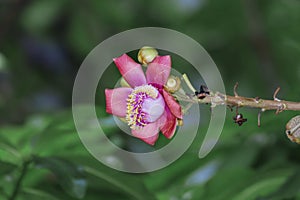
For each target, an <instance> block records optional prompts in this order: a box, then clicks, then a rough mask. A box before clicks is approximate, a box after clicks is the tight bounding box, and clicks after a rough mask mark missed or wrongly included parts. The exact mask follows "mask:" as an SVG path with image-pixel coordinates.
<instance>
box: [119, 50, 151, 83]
mask: <svg viewBox="0 0 300 200" xmlns="http://www.w3.org/2000/svg"><path fill="white" fill-rule="evenodd" d="M113 60H114V62H115V64H116V66H117V67H118V69H119V71H120V73H121V74H122V76H123V77H124V79H125V80H126V81H127V83H129V85H130V86H131V87H135V86H139V85H144V84H146V78H145V74H144V72H143V70H142V67H141V65H140V64H138V63H136V62H135V61H134V60H133V59H132V58H130V57H129V56H127V55H126V54H123V55H122V56H120V57H118V58H114V59H113Z"/></svg>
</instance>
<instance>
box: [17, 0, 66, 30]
mask: <svg viewBox="0 0 300 200" xmlns="http://www.w3.org/2000/svg"><path fill="white" fill-rule="evenodd" d="M63 5H64V1H58V0H53V1H47V0H40V1H34V2H33V3H31V4H29V6H27V7H26V9H25V10H24V12H23V13H22V14H23V15H22V18H21V22H22V25H23V26H24V28H25V29H26V30H27V31H29V32H32V33H41V32H43V31H45V30H46V29H47V28H49V27H50V26H51V25H52V24H53V23H54V22H55V21H56V20H57V19H58V17H59V14H60V13H61V10H62V8H63ZM41 16H43V17H41Z"/></svg>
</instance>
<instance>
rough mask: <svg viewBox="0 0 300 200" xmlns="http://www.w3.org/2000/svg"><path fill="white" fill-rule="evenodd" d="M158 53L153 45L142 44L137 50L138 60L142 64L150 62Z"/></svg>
mask: <svg viewBox="0 0 300 200" xmlns="http://www.w3.org/2000/svg"><path fill="white" fill-rule="evenodd" d="M157 55H158V52H157V50H156V49H155V48H153V47H148V46H144V47H142V48H141V49H140V50H139V53H138V60H139V62H140V63H141V64H142V65H147V64H149V63H151V62H152V61H153V60H154V58H155V57H156V56H157Z"/></svg>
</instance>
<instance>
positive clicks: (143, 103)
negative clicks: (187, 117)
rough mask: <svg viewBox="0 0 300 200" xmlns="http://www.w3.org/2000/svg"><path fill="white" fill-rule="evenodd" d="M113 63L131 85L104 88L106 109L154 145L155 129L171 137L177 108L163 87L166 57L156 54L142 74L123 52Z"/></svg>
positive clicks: (166, 74)
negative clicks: (122, 119) (124, 120)
mask: <svg viewBox="0 0 300 200" xmlns="http://www.w3.org/2000/svg"><path fill="white" fill-rule="evenodd" d="M114 62H115V64H116V66H117V67H118V69H119V71H120V73H121V74H122V76H123V78H124V79H125V80H126V81H127V83H128V84H129V85H130V86H131V88H129V87H120V88H116V89H112V90H111V89H106V90H105V96H106V112H108V113H110V114H113V115H116V116H118V117H122V118H125V119H126V121H127V123H128V125H129V126H130V128H131V133H132V135H133V136H135V137H137V138H140V139H141V140H143V141H145V142H146V143H148V144H151V145H154V144H155V142H156V140H157V139H158V134H159V131H161V132H162V134H163V135H164V136H165V137H167V138H168V139H170V138H172V136H173V135H174V133H175V130H176V126H177V118H179V119H182V113H181V107H180V105H179V104H178V103H177V101H176V100H175V99H174V98H173V96H171V95H170V94H169V93H168V92H167V91H166V90H165V89H164V85H165V83H166V82H167V79H168V77H169V75H170V71H171V58H170V56H157V57H156V58H155V59H154V60H153V61H152V62H151V63H150V64H149V65H148V67H147V71H146V76H145V75H144V72H143V70H142V67H141V65H140V64H138V63H136V62H135V61H134V60H133V59H132V58H130V57H129V56H127V55H126V54H123V55H122V56H120V57H118V58H115V59H114Z"/></svg>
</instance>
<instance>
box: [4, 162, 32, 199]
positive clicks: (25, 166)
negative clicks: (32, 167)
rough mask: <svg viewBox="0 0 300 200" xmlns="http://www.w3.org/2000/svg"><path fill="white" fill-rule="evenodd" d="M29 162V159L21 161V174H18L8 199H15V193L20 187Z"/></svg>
mask: <svg viewBox="0 0 300 200" xmlns="http://www.w3.org/2000/svg"><path fill="white" fill-rule="evenodd" d="M30 163H31V160H26V161H25V162H24V163H23V165H22V171H21V174H20V176H19V178H18V180H17V182H16V185H15V187H14V190H13V192H12V194H11V196H10V197H9V199H8V200H15V199H16V197H17V195H18V193H19V190H20V188H21V184H22V181H23V179H24V177H25V175H26V173H27V170H28V166H29V164H30Z"/></svg>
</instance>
